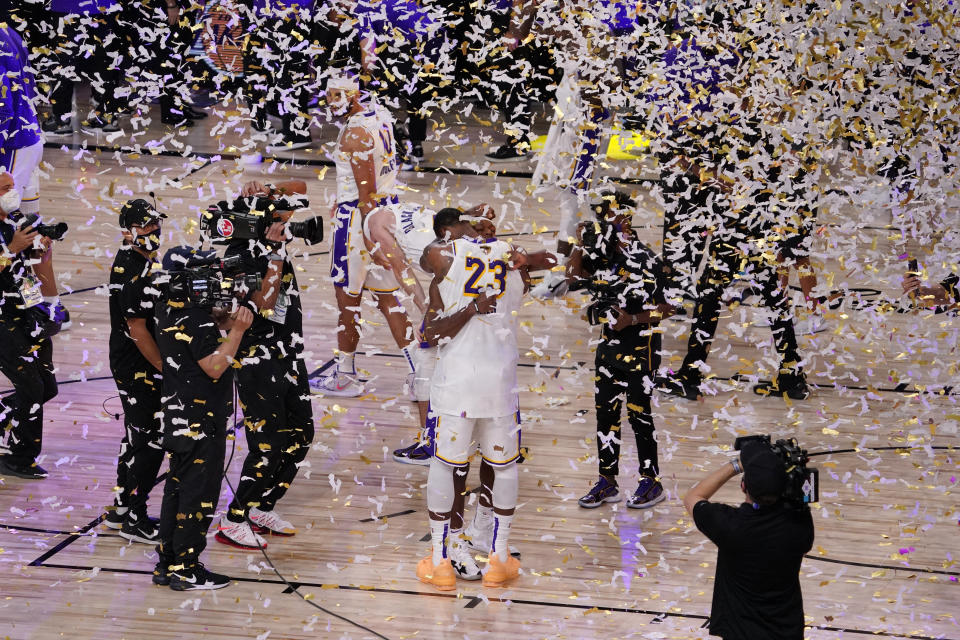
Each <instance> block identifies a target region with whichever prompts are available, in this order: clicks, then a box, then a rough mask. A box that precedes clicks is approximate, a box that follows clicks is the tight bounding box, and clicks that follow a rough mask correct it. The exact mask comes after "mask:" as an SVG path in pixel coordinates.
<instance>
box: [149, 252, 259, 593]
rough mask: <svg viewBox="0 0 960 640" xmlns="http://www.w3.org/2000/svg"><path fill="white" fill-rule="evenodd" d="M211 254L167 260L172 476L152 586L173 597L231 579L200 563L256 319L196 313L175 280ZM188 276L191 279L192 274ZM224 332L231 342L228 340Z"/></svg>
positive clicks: (162, 319)
mask: <svg viewBox="0 0 960 640" xmlns="http://www.w3.org/2000/svg"><path fill="white" fill-rule="evenodd" d="M211 254H213V252H212V251H211V252H197V251H195V250H193V249H190V248H189V247H174V248H173V249H171V250H169V251H168V252H167V254H166V255H165V256H164V258H163V268H164V271H166V272H168V274H169V276H170V279H171V282H170V283H168V284H167V285H166V286H167V292H166V293H165V294H161V298H162V299H161V301H160V303H159V304H158V306H157V311H156V323H157V346H158V347H159V348H160V356H161V358H162V359H163V372H162V373H163V398H162V410H163V420H162V422H163V448H164V449H165V450H166V451H168V452H169V453H170V470H169V471H168V472H167V481H166V484H165V485H164V487H163V506H162V508H161V511H160V544H159V545H158V546H157V553H158V555H159V560H158V562H157V566H156V568H155V569H154V571H153V582H154V584H158V585H169V586H170V588H171V589H173V590H174V591H192V590H196V589H222V588H223V587H226V586H227V585H229V584H230V579H229V578H228V577H226V576H223V575H220V574H216V573H213V572H212V571H209V570H208V569H206V568H205V567H204V566H203V563H201V562H200V553H201V552H202V551H203V549H204V548H205V547H206V546H207V530H208V529H209V528H210V521H211V520H212V518H213V513H214V511H215V510H216V508H217V501H218V499H219V496H220V482H221V480H222V479H223V463H224V461H223V457H224V454H225V452H226V443H227V422H228V421H229V420H230V417H231V416H232V415H233V369H234V366H235V363H236V361H235V360H234V356H236V353H237V349H239V348H240V341H241V340H242V338H243V334H244V332H245V331H246V330H247V329H248V328H249V327H250V325H251V324H252V323H253V313H252V312H251V311H250V309H248V308H247V307H245V306H241V307H240V308H239V309H238V310H237V311H236V312H235V313H234V314H229V312H228V311H227V310H225V309H222V308H219V307H212V308H205V307H198V306H194V305H193V304H192V303H191V302H190V300H189V299H188V298H187V297H186V296H182V295H180V292H182V291H184V290H186V291H189V290H190V286H189V284H190V283H188V286H187V287H183V288H179V287H178V288H177V293H174V291H173V289H174V287H173V286H172V284H173V283H172V280H173V279H174V278H177V277H178V275H177V274H178V272H184V271H186V270H187V268H188V267H189V266H190V262H189V261H190V260H191V259H197V258H199V259H201V260H202V259H209V258H210V257H211ZM181 275H185V276H187V277H188V278H189V275H188V274H181ZM224 331H226V332H227V333H226V337H225V338H224V337H223V332H224Z"/></svg>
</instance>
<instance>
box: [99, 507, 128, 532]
mask: <svg viewBox="0 0 960 640" xmlns="http://www.w3.org/2000/svg"><path fill="white" fill-rule="evenodd" d="M126 521H127V510H126V509H124V510H123V513H120V511H119V508H118V507H117V506H116V505H114V506H112V507H107V513H106V515H105V516H103V524H104V526H106V527H109V528H111V529H120V528H121V527H123V523H124V522H126Z"/></svg>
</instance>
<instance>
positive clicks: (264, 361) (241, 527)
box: [216, 180, 314, 549]
mask: <svg viewBox="0 0 960 640" xmlns="http://www.w3.org/2000/svg"><path fill="white" fill-rule="evenodd" d="M306 188H307V185H306V184H305V183H303V182H302V181H299V180H292V181H289V182H284V183H281V184H279V185H277V186H276V187H272V188H271V187H267V186H264V185H261V184H259V183H256V182H251V183H248V184H246V185H244V189H243V192H242V195H243V196H244V197H261V198H262V197H268V196H270V195H271V194H273V195H274V196H289V195H291V194H304V193H306ZM278 204H279V203H278ZM281 206H282V205H281ZM257 208H259V205H258V207H257ZM275 213H276V214H279V217H280V218H282V220H283V221H278V222H274V223H273V224H272V225H271V226H270V227H269V229H268V231H267V234H266V240H265V241H257V240H241V241H236V242H233V243H231V244H230V245H229V246H228V247H227V250H226V252H225V254H224V255H225V257H231V256H238V257H239V258H240V261H241V265H242V267H244V269H243V270H244V272H245V273H256V274H259V275H260V276H261V277H262V278H263V285H262V286H261V288H260V290H259V291H256V292H254V293H253V295H252V296H251V297H250V300H249V304H250V306H251V308H252V309H253V310H254V312H255V314H254V320H253V326H252V327H251V328H250V331H248V332H247V333H246V334H245V336H244V339H243V342H242V343H241V345H240V352H239V353H240V355H239V356H238V358H239V359H240V363H241V367H240V369H239V370H238V371H237V393H238V396H239V398H240V403H241V406H242V407H243V425H244V432H245V434H246V438H247V449H248V452H247V457H246V459H245V460H244V462H243V468H242V470H241V472H240V480H239V481H238V483H237V486H236V494H235V495H234V498H233V501H232V502H231V503H230V506H229V509H228V510H227V515H226V519H225V521H223V522H221V525H220V529H219V531H218V532H217V535H216V539H217V541H218V542H222V543H224V544H229V545H231V546H235V547H239V548H242V549H258V548H260V547H263V546H266V543H265V542H264V541H263V539H262V538H260V536H259V534H267V533H269V534H271V535H280V536H292V535H294V534H295V533H296V528H295V527H294V526H293V525H292V524H291V523H290V522H287V521H286V520H284V519H283V518H282V517H280V515H279V514H278V513H277V512H276V510H275V507H276V504H277V501H278V500H280V499H281V498H282V497H283V496H284V495H285V494H286V492H287V490H288V489H289V488H290V484H291V483H292V482H293V480H294V478H295V477H296V475H297V471H298V468H299V464H300V463H301V462H303V460H304V458H305V457H306V455H307V452H308V451H309V450H310V445H311V443H312V442H313V435H314V425H313V406H312V405H311V403H310V386H309V382H308V379H307V369H306V365H305V363H304V360H303V356H302V351H303V311H302V308H301V304H300V295H299V293H300V288H299V286H298V285H297V278H296V275H295V273H294V268H293V264H292V263H291V262H290V260H289V256H288V255H287V251H286V247H285V242H286V231H285V230H286V224H285V221H286V220H288V219H289V217H290V215H291V214H292V211H279V210H278V211H276V212H275Z"/></svg>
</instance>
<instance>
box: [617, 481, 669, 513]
mask: <svg viewBox="0 0 960 640" xmlns="http://www.w3.org/2000/svg"><path fill="white" fill-rule="evenodd" d="M666 498H667V494H666V493H664V492H663V485H662V484H660V481H659V480H657V479H656V478H651V477H650V476H643V477H642V478H640V484H638V485H637V490H636V491H634V492H633V495H632V496H630V497H629V498H627V507H629V508H630V509H649V508H650V507H652V506H653V505H655V504H657V503H659V502H663V501H664V500H666Z"/></svg>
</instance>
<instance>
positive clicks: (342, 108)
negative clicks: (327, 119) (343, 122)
mask: <svg viewBox="0 0 960 640" xmlns="http://www.w3.org/2000/svg"><path fill="white" fill-rule="evenodd" d="M349 110H350V101H349V100H347V99H346V98H341V99H340V100H337V101H336V102H331V103H329V104H328V105H327V111H328V112H329V113H330V115H331V116H333V117H334V118H340V117H342V116H345V115H347V111H349Z"/></svg>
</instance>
